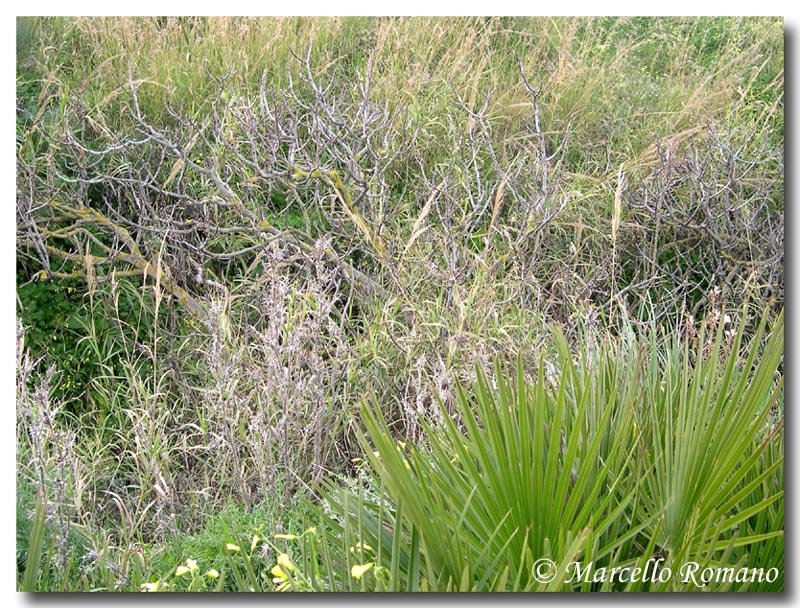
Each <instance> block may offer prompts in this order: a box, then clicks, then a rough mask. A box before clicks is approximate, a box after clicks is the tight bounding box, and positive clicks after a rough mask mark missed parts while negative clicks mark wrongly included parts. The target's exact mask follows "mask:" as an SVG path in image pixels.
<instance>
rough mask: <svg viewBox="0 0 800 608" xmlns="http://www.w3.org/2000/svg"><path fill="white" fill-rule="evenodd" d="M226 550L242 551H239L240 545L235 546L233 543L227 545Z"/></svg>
mask: <svg viewBox="0 0 800 608" xmlns="http://www.w3.org/2000/svg"><path fill="white" fill-rule="evenodd" d="M225 548H226V549H227V550H228V551H241V549H239V545H234V544H233V543H225Z"/></svg>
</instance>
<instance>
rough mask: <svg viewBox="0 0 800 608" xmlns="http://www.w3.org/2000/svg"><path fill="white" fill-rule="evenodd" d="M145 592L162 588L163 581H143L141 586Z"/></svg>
mask: <svg viewBox="0 0 800 608" xmlns="http://www.w3.org/2000/svg"><path fill="white" fill-rule="evenodd" d="M139 588H140V589H141V590H142V591H144V592H148V591H149V592H153V593H154V592H156V591H158V590H159V589H160V588H161V581H156V582H155V583H142V584H141V585H140V587H139Z"/></svg>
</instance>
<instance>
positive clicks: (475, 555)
mask: <svg viewBox="0 0 800 608" xmlns="http://www.w3.org/2000/svg"><path fill="white" fill-rule="evenodd" d="M765 319H766V317H765ZM746 326H747V323H746V322H745V321H741V322H740V323H739V329H738V331H737V332H736V333H734V332H732V331H731V330H730V329H727V330H723V328H722V324H720V325H719V327H718V329H717V330H716V333H715V334H713V335H711V336H707V335H705V334H701V335H700V336H699V338H698V340H697V341H696V342H695V343H694V345H692V343H691V342H690V341H688V340H685V341H683V342H681V341H678V340H676V341H675V342H674V343H673V344H672V346H670V347H669V348H667V349H666V350H664V351H662V350H661V349H659V348H658V347H657V346H656V342H655V340H654V338H651V339H650V340H649V341H648V340H643V341H639V340H633V341H630V342H629V343H628V344H627V345H626V344H622V348H620V344H619V343H616V344H615V343H613V342H612V343H605V344H602V345H601V346H600V347H599V348H598V349H597V350H586V351H584V352H583V355H582V356H581V357H580V358H579V359H578V360H577V361H574V360H573V355H572V354H571V353H570V350H569V347H568V345H567V342H566V340H565V339H564V338H563V337H562V336H560V335H559V334H558V333H555V334H554V340H555V343H556V346H557V350H558V352H559V355H560V367H559V369H558V372H556V373H552V372H550V371H548V367H547V365H546V363H545V361H544V360H542V361H541V362H540V364H539V366H538V369H536V370H535V381H533V382H531V381H528V380H526V370H525V369H523V368H522V367H521V366H518V367H517V370H516V373H515V374H511V375H509V374H508V372H504V370H502V369H501V368H500V367H499V366H498V367H497V368H496V369H495V374H494V380H493V381H492V380H490V379H489V378H487V376H486V374H485V373H483V372H480V371H479V373H478V377H477V383H476V385H475V386H474V387H473V390H472V391H469V390H468V389H466V388H463V387H460V388H459V392H458V399H457V402H456V406H455V411H454V412H452V413H445V414H444V415H443V417H442V420H441V422H440V423H436V424H434V423H425V424H424V428H425V433H426V436H427V439H428V442H429V447H428V448H426V447H424V446H420V447H416V446H407V445H405V444H403V443H402V442H399V441H398V440H397V438H396V437H395V436H394V435H393V433H392V431H391V430H390V429H389V428H388V427H387V426H386V423H385V422H384V420H383V418H382V415H381V413H380V408H379V407H377V406H376V405H375V404H369V405H366V406H365V408H364V410H363V416H364V423H365V426H366V435H365V436H364V437H363V438H362V443H363V445H364V448H365V450H366V451H367V453H368V455H369V461H370V463H371V465H372V467H373V473H372V474H373V475H374V477H373V487H384V488H386V492H387V495H388V497H390V499H391V501H392V502H393V503H394V504H395V505H397V507H394V508H392V509H390V511H389V512H392V511H394V519H393V520H392V519H391V518H389V517H387V516H386V515H385V513H386V509H385V508H384V507H381V506H380V505H381V504H383V503H382V501H383V500H384V499H385V498H386V497H385V496H378V497H377V498H374V499H372V500H371V501H367V504H363V500H362V499H358V498H356V497H351V496H349V495H347V494H344V493H342V492H336V491H333V492H329V494H328V502H329V503H331V504H333V505H335V506H334V507H331V506H330V505H329V506H328V508H332V509H333V511H334V512H335V513H336V514H337V516H338V519H339V520H343V521H349V523H348V524H347V525H346V526H344V527H343V528H342V530H348V526H349V531H350V533H352V532H353V531H354V530H356V529H358V530H359V531H360V532H361V538H360V539H359V540H360V541H361V542H362V543H367V544H369V545H370V546H384V547H389V548H390V549H389V553H386V552H384V553H383V554H382V555H381V557H382V559H383V561H381V558H376V561H375V562H374V563H375V564H378V565H380V566H383V565H385V564H388V563H390V562H392V557H391V555H392V551H394V552H398V551H399V550H400V549H401V547H398V546H397V545H396V543H398V542H402V540H401V539H402V538H403V534H410V535H411V537H412V538H413V537H415V536H416V537H417V538H418V541H417V542H418V547H419V551H420V554H421V559H420V560H419V562H418V563H417V562H412V560H409V559H408V557H407V551H408V550H409V548H408V546H406V547H405V553H403V552H401V553H400V554H401V555H402V554H406V559H405V560H404V561H403V564H407V567H409V568H410V567H412V565H417V567H418V568H419V572H417V573H415V572H410V571H408V570H406V571H405V572H402V573H401V572H399V571H398V570H397V567H398V566H399V564H400V561H399V560H398V559H394V561H393V562H392V563H394V567H392V568H390V569H389V573H390V574H391V577H394V578H397V577H403V580H410V579H413V578H414V576H421V577H422V580H423V583H421V585H422V586H424V587H425V588H427V589H431V590H448V589H449V590H455V589H460V590H479V591H488V590H577V589H582V590H591V589H629V590H632V589H639V590H647V589H652V590H670V589H671V590H678V589H686V588H688V585H685V584H684V583H682V582H681V581H680V580H679V579H678V577H676V578H675V579H674V580H671V581H666V582H663V581H650V582H649V583H647V584H645V583H642V582H641V581H639V582H629V583H628V584H627V585H621V584H620V583H619V582H618V581H615V582H612V583H609V582H608V581H599V582H597V581H595V584H587V583H586V581H583V580H581V581H578V582H572V583H570V582H569V580H570V577H569V576H568V575H569V574H570V573H569V572H568V568H567V564H570V563H572V562H575V561H581V562H582V563H592V564H593V565H594V567H596V568H602V567H613V566H624V565H627V566H630V565H631V564H636V563H640V564H642V563H645V562H646V561H647V560H649V559H651V558H653V556H662V557H663V558H664V559H665V560H666V562H667V563H668V564H670V565H673V566H674V565H676V564H680V563H682V562H687V561H693V562H696V563H698V564H702V565H703V567H712V566H713V567H718V566H731V565H734V564H739V566H741V564H742V563H744V562H747V558H748V555H751V559H752V558H754V557H763V558H764V559H767V560H768V561H767V562H766V563H764V562H759V563H753V562H752V561H750V562H749V564H748V565H749V566H751V567H762V568H765V569H769V568H778V569H779V570H782V567H783V560H782V555H781V554H780V553H779V547H780V546H782V544H781V545H778V544H775V543H776V542H778V541H779V539H782V537H783V511H782V508H779V509H778V510H776V509H775V508H774V506H775V505H776V504H777V503H778V502H781V501H782V498H783V491H782V490H781V488H782V477H783V456H782V443H781V434H782V416H781V415H780V414H779V413H777V412H776V411H775V410H774V409H773V408H775V407H777V405H778V403H779V398H780V395H781V391H782V379H778V380H777V382H776V380H775V378H776V372H777V370H778V367H779V365H780V362H781V359H782V356H783V317H782V314H780V315H779V316H778V318H777V320H776V321H775V324H774V325H773V326H772V327H771V328H769V329H770V333H769V335H768V336H766V335H765V334H766V331H767V327H766V321H765V320H763V321H762V322H761V324H760V325H759V327H758V328H757V330H756V331H755V334H754V335H752V336H751V338H750V339H749V340H748V341H747V343H746V345H745V343H744V342H743V338H744V335H745V334H744V328H745V327H746ZM762 342H763V349H762ZM740 349H744V352H747V353H749V354H748V356H747V357H746V359H745V360H744V361H743V362H742V361H740V360H739V358H738V357H737V356H734V355H732V354H731V353H733V354H735V353H738V352H739V351H740ZM493 382H496V386H494V385H493ZM353 504H358V505H359V509H353ZM376 513H377V514H381V517H380V518H379V519H378V521H381V520H382V521H381V523H382V524H384V525H385V524H387V523H390V524H391V527H393V528H394V530H395V532H394V533H390V532H387V531H386V529H385V528H384V525H375V522H376ZM329 520H330V519H329ZM398 526H400V527H402V528H403V530H404V533H403V534H398V533H397V529H398V528H397V527H398ZM417 535H418V536H417ZM780 542H781V543H782V541H780ZM393 543H394V544H393ZM765 544H766V545H765ZM765 546H766V547H767V548H763V547H765ZM748 552H752V553H750V554H748ZM339 557H340V559H341V558H342V557H343V556H341V555H340V556H339ZM543 557H545V558H548V559H550V560H553V562H554V563H555V564H557V565H559V569H558V575H557V576H555V577H554V578H553V579H552V580H549V581H546V582H543V581H542V580H537V577H536V573H537V571H536V567H537V564H539V563H540V562H539V561H538V560H540V559H541V558H543ZM674 567H675V566H674ZM540 574H541V573H540ZM780 580H782V577H781V579H780ZM590 582H591V581H590ZM720 588H724V585H722V586H720ZM741 588H746V586H742V587H741Z"/></svg>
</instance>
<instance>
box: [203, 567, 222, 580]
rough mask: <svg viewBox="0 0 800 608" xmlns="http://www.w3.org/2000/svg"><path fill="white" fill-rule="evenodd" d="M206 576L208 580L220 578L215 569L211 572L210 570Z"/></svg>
mask: <svg viewBox="0 0 800 608" xmlns="http://www.w3.org/2000/svg"><path fill="white" fill-rule="evenodd" d="M205 575H206V576H207V577H208V578H219V572H217V571H216V570H214V568H211V570H209V571H208V572H206V574H205Z"/></svg>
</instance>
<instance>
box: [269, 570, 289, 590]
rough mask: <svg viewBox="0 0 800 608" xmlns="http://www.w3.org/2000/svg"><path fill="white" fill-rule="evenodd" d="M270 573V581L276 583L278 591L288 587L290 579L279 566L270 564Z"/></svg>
mask: <svg viewBox="0 0 800 608" xmlns="http://www.w3.org/2000/svg"><path fill="white" fill-rule="evenodd" d="M270 573H271V574H272V576H273V578H272V582H273V583H275V584H276V585H277V590H278V591H285V590H286V589H288V588H289V585H290V584H291V581H289V575H288V574H286V573H285V572H284V571H283V569H282V568H281V567H280V566H272V569H271V570H270Z"/></svg>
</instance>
